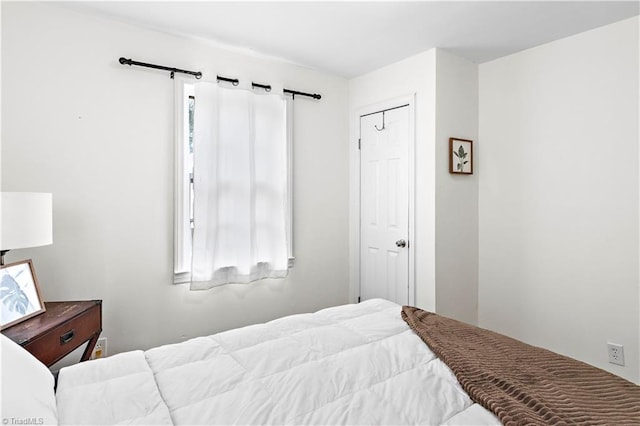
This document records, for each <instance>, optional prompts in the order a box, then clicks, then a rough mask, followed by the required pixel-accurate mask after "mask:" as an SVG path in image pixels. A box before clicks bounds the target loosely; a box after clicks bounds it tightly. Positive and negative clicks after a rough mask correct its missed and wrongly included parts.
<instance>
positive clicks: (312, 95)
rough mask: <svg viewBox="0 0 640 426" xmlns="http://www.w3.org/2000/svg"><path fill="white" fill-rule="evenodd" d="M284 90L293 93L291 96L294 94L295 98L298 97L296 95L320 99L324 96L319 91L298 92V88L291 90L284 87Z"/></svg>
mask: <svg viewBox="0 0 640 426" xmlns="http://www.w3.org/2000/svg"><path fill="white" fill-rule="evenodd" d="M282 91H283V92H284V93H291V96H293V99H295V98H296V95H300V96H308V97H310V98H313V99H320V98H322V96H320V95H319V94H317V93H305V92H298V91H297V90H289V89H282Z"/></svg>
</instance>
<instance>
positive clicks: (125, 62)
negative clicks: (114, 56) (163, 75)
mask: <svg viewBox="0 0 640 426" xmlns="http://www.w3.org/2000/svg"><path fill="white" fill-rule="evenodd" d="M119 61H120V63H121V64H122V65H129V66H131V65H137V66H139V67H147V68H155V69H157V70H164V71H171V78H173V75H174V74H175V73H177V72H179V73H182V74H189V75H192V76H194V77H195V78H197V79H198V80H199V79H201V78H202V73H201V72H200V71H187V70H181V69H179V68H172V67H165V66H162V65H155V64H147V63H145V62H138V61H134V60H132V59H127V58H120V59H119Z"/></svg>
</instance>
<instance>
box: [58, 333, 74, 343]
mask: <svg viewBox="0 0 640 426" xmlns="http://www.w3.org/2000/svg"><path fill="white" fill-rule="evenodd" d="M75 334H76V331H75V330H71V331H67V332H66V333H64V334H63V335H62V336H60V344H61V345H64V344H65V343H69V342H70V341H72V340H73V337H74V336H75Z"/></svg>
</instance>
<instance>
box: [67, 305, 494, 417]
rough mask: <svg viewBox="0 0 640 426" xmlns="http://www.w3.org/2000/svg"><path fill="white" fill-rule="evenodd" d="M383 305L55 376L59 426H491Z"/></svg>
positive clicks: (396, 312) (257, 328) (393, 308)
mask: <svg viewBox="0 0 640 426" xmlns="http://www.w3.org/2000/svg"><path fill="white" fill-rule="evenodd" d="M400 310H401V308H400V306H398V305H396V304H394V303H391V302H388V301H385V300H380V299H377V300H369V301H366V302H363V303H360V304H357V305H344V306H338V307H334V308H329V309H324V310H322V311H319V312H316V313H313V314H304V315H293V316H289V317H285V318H281V319H277V320H275V321H271V322H268V323H266V324H259V325H253V326H249V327H244V328H239V329H234V330H230V331H227V332H223V333H219V334H215V335H213V336H209V337H200V338H196V339H192V340H189V341H186V342H183V343H178V344H174V345H167V346H161V347H158V348H154V349H151V350H148V351H146V352H142V351H133V352H127V353H122V354H119V355H115V356H112V357H109V358H105V359H101V360H96V361H89V362H85V363H80V364H77V365H74V366H72V367H67V368H64V369H62V370H61V371H60V375H59V378H58V389H57V393H56V398H57V404H58V416H59V421H60V423H61V424H83V425H89V424H388V425H396V424H474V425H480V424H500V422H499V421H498V419H497V418H496V417H495V416H494V415H493V414H491V413H489V412H488V411H486V410H485V409H484V408H482V407H480V406H478V405H477V404H474V403H473V402H472V401H471V400H470V399H469V397H468V396H467V395H466V394H465V392H464V391H463V390H462V388H461V387H460V385H459V384H458V382H457V381H456V379H455V376H454V375H453V374H452V373H451V371H450V370H449V368H448V367H447V366H446V365H444V364H443V363H442V362H441V361H440V360H439V359H437V358H436V357H435V355H434V354H433V353H432V352H431V351H430V350H429V348H428V347H427V346H426V345H425V344H424V343H423V342H422V340H420V338H419V337H417V336H416V335H415V334H414V333H413V332H412V331H411V330H410V329H409V328H408V326H407V325H406V324H405V322H404V321H403V320H402V319H401V317H400Z"/></svg>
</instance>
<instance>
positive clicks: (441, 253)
mask: <svg viewBox="0 0 640 426" xmlns="http://www.w3.org/2000/svg"><path fill="white" fill-rule="evenodd" d="M450 137H456V138H462V139H470V140H472V141H473V150H474V152H473V155H474V162H473V168H474V172H473V173H474V174H473V175H454V174H451V173H449V138H450ZM480 149H481V148H480V145H479V144H478V65H477V64H474V63H472V62H469V61H467V60H465V59H462V58H460V57H458V56H455V55H452V54H450V53H448V52H446V51H444V50H442V49H437V53H436V251H435V253H436V310H437V312H438V313H439V314H441V315H444V316H448V317H452V318H456V319H458V320H460V321H465V322H467V323H470V324H477V322H478V171H479V169H480V167H481V165H480V164H479V162H478V161H477V158H478V157H477V155H478V151H479V150H480Z"/></svg>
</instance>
